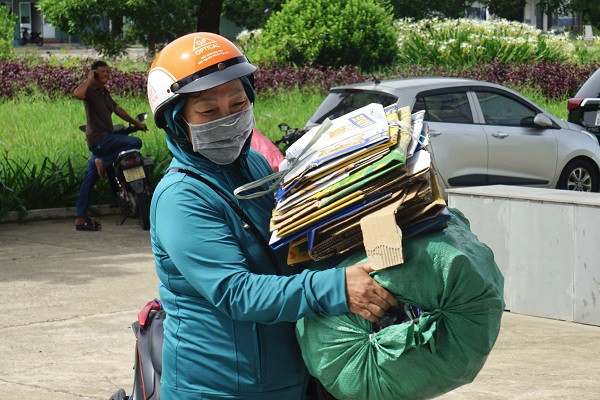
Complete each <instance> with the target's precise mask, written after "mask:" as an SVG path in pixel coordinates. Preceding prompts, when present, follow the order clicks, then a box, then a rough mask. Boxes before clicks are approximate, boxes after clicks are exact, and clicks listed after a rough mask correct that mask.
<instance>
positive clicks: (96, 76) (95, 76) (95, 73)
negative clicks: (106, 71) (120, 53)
mask: <svg viewBox="0 0 600 400" xmlns="http://www.w3.org/2000/svg"><path fill="white" fill-rule="evenodd" d="M94 79H95V80H98V73H97V72H94Z"/></svg>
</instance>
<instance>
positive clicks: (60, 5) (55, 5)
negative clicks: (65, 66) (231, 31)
mask: <svg viewBox="0 0 600 400" xmlns="http://www.w3.org/2000/svg"><path fill="white" fill-rule="evenodd" d="M221 1H222V0H212V2H213V3H219V2H221ZM198 3H199V2H198V1H194V0H178V1H170V0H40V1H39V2H38V3H37V7H38V9H39V10H40V11H41V12H42V13H43V14H44V17H45V18H46V20H47V21H48V22H50V23H51V24H52V25H54V26H56V27H57V28H59V29H61V30H63V31H65V32H67V33H69V34H71V35H77V36H79V37H80V38H81V41H82V42H83V43H84V44H86V45H88V46H91V47H93V48H94V49H96V50H97V51H98V52H99V53H101V54H102V55H105V56H109V57H113V56H118V55H121V54H123V53H124V52H125V51H126V48H127V44H128V43H127V42H128V39H131V38H134V39H135V40H138V41H139V42H140V43H142V44H144V45H145V46H146V47H147V48H148V51H149V53H150V54H153V53H154V52H155V51H156V49H157V47H158V46H160V45H162V44H165V43H167V42H169V41H171V40H173V39H174V38H176V37H178V36H181V35H183V34H185V33H189V32H193V31H194V30H195V29H196V23H197V17H198V16H199V15H200V14H202V13H203V11H202V10H203V9H202V7H201V5H202V3H203V2H200V4H198ZM125 22H127V23H128V24H129V25H128V28H127V29H126V30H127V33H128V35H124V24H125ZM217 23H218V22H217Z"/></svg>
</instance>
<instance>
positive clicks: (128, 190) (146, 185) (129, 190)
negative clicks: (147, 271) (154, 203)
mask: <svg viewBox="0 0 600 400" xmlns="http://www.w3.org/2000/svg"><path fill="white" fill-rule="evenodd" d="M146 118H148V113H141V114H138V115H137V116H136V117H135V119H136V120H137V121H139V122H142V121H144V120H145V119H146ZM79 129H80V130H81V131H83V132H85V125H82V126H80V127H79ZM137 131H139V128H137V127H136V126H135V125H131V124H130V125H129V126H125V125H122V124H118V125H113V131H112V132H113V134H119V135H129V134H130V133H133V132H137ZM153 170H154V161H153V160H152V158H151V157H145V156H143V155H142V153H141V152H140V151H139V150H137V149H131V150H124V151H122V152H120V153H119V154H118V155H117V156H116V157H115V160H114V161H113V163H112V165H110V166H108V168H106V176H107V178H108V181H109V185H110V187H111V191H112V192H113V195H115V196H116V202H117V206H118V207H119V208H120V209H121V216H122V217H123V219H122V220H121V224H123V222H125V220H126V219H127V218H129V217H136V216H137V218H138V219H139V222H140V225H141V226H142V229H144V230H148V229H150V202H151V199H152V188H151V185H150V175H151V173H152V171H153Z"/></svg>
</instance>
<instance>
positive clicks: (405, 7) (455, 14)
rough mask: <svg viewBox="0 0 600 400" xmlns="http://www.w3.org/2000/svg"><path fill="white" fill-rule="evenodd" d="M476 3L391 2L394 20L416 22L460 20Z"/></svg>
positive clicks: (448, 0) (468, 0)
mask: <svg viewBox="0 0 600 400" xmlns="http://www.w3.org/2000/svg"><path fill="white" fill-rule="evenodd" d="M380 2H381V1H380ZM474 2H475V0H429V1H415V0H389V4H390V5H391V6H392V8H393V12H394V18H413V19H416V20H419V19H423V18H428V17H434V16H437V17H448V18H459V17H462V16H464V14H465V10H466V8H467V7H469V6H470V5H471V4H473V3H474Z"/></svg>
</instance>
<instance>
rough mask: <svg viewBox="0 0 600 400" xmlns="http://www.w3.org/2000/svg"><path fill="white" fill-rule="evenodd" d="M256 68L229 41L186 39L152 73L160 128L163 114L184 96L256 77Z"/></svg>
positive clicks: (211, 36)
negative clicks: (238, 79) (251, 75)
mask: <svg viewBox="0 0 600 400" xmlns="http://www.w3.org/2000/svg"><path fill="white" fill-rule="evenodd" d="M254 71H256V67H255V66H254V65H252V64H250V62H249V61H248V59H247V58H246V56H244V54H243V53H242V52H241V51H240V50H239V49H238V48H237V47H236V46H235V45H234V44H233V43H231V42H230V41H229V40H227V39H225V38H224V37H222V36H220V35H217V34H215V33H209V32H197V33H190V34H189V35H185V36H182V37H180V38H177V39H175V40H174V41H172V42H171V43H169V44H168V45H167V46H165V48H163V49H162V50H161V51H160V53H158V54H157V55H156V58H155V59H154V61H153V62H152V66H151V67H150V72H149V73H148V101H149V102H150V108H151V110H152V113H153V114H154V121H155V122H156V125H157V126H158V127H159V128H164V127H165V119H164V115H163V111H164V110H165V109H166V108H167V107H168V106H169V105H171V104H173V103H174V102H175V101H176V100H177V99H178V98H179V97H180V96H181V95H182V94H185V93H193V92H197V91H199V90H206V89H210V88H213V87H215V86H219V85H221V84H223V83H226V82H229V81H231V80H233V79H237V78H241V77H243V76H246V75H250V74H252V73H253V72H254Z"/></svg>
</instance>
